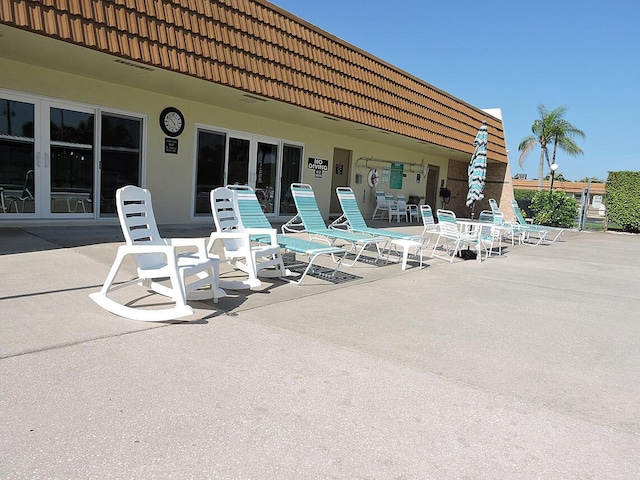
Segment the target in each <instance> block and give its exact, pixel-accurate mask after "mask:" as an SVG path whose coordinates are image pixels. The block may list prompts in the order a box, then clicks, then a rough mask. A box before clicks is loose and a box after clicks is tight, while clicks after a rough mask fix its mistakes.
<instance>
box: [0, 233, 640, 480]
mask: <svg viewBox="0 0 640 480" xmlns="http://www.w3.org/2000/svg"><path fill="white" fill-rule="evenodd" d="M379 226H383V227H387V226H388V225H387V224H386V223H385V222H383V223H381V224H379ZM394 228H398V227H395V226H394ZM401 230H403V231H407V232H411V233H416V232H417V233H419V232H420V231H421V228H420V227H415V226H403V227H402V228H401ZM162 231H163V233H164V234H165V235H167V236H206V235H208V231H207V229H206V227H198V226H196V227H194V226H168V227H165V228H163V229H162ZM121 242H122V236H121V234H120V231H119V227H117V226H92V227H54V226H40V227H22V228H0V272H2V280H1V282H0V312H1V313H0V329H1V330H0V378H1V380H0V382H1V383H0V418H1V420H0V422H1V428H0V477H1V478H3V479H21V478H30V479H35V478H43V479H44V478H47V479H49V478H65V479H71V478H82V479H85V478H128V479H133V478H139V479H149V478H163V479H164V478H178V479H184V478H220V479H296V480H299V479H316V478H317V479H324V478H334V479H337V478H340V479H342V478H345V479H346V478H348V479H354V478H363V479H364V478H367V479H399V478H403V479H425V478H437V479H449V478H451V479H459V478H474V479H484V478H486V479H496V478H511V479H515V478H532V479H533V478H545V479H556V478H607V479H632V478H640V413H639V412H640V288H639V283H640V236H637V235H635V236H634V235H622V234H611V233H590V232H581V233H578V232H567V233H566V234H565V235H564V238H563V240H562V241H559V242H557V243H554V244H552V245H543V246H538V247H527V246H515V247H511V246H509V247H508V248H507V251H506V253H505V255H503V256H492V257H491V258H489V259H488V260H486V261H483V262H475V261H463V260H456V261H455V262H454V263H453V264H449V263H447V262H445V261H444V260H441V259H427V261H426V264H427V267H426V268H424V269H419V268H417V267H416V264H415V263H410V265H409V268H408V269H407V270H406V271H404V272H403V271H402V270H401V268H400V265H399V264H398V263H395V262H394V263H389V264H386V265H380V266H375V265H370V264H364V263H363V264H360V263H358V264H357V265H356V266H354V267H351V268H342V269H341V271H342V272H344V273H343V274H342V275H341V276H340V278H339V279H338V280H339V281H336V282H333V283H330V282H326V281H324V280H321V279H317V278H313V277H310V278H307V279H306V280H305V282H304V283H303V284H302V285H299V286H296V285H291V284H287V283H284V282H282V281H280V280H273V281H271V280H267V281H265V282H264V283H263V285H262V287H260V288H259V289H256V290H252V291H244V292H228V293H229V295H228V296H227V297H225V298H222V299H221V300H220V301H219V303H218V304H216V305H214V304H213V303H205V302H196V303H194V304H193V306H194V308H195V314H194V315H193V316H192V317H187V318H186V319H185V320H186V321H184V322H166V323H141V322H137V321H132V320H127V319H125V318H120V317H117V316H115V315H113V314H110V313H108V312H107V311H105V310H102V309H101V308H100V307H98V305H96V304H95V303H94V302H93V301H92V300H91V299H90V298H89V296H88V295H89V293H92V292H95V291H97V290H98V289H99V288H100V286H101V285H102V282H103V281H104V279H105V276H106V274H107V272H108V270H109V268H110V266H111V263H112V261H113V258H114V255H115V251H116V249H117V247H118V245H120V244H121ZM223 270H224V271H225V274H224V275H223V276H229V275H233V272H228V271H227V270H228V268H227V267H225V268H224V269H223ZM148 301H154V300H153V298H151V299H149V300H148Z"/></svg>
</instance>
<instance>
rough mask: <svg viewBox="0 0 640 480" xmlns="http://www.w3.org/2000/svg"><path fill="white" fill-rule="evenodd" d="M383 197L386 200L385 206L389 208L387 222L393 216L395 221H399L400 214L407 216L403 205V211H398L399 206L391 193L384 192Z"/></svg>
mask: <svg viewBox="0 0 640 480" xmlns="http://www.w3.org/2000/svg"><path fill="white" fill-rule="evenodd" d="M385 198H386V201H387V207H388V208H389V223H391V221H392V220H393V219H394V218H395V219H396V221H397V222H400V217H401V216H402V215H404V216H405V218H406V216H407V207H406V205H405V207H404V211H400V207H399V206H398V203H397V202H396V201H395V200H394V199H393V194H391V193H385Z"/></svg>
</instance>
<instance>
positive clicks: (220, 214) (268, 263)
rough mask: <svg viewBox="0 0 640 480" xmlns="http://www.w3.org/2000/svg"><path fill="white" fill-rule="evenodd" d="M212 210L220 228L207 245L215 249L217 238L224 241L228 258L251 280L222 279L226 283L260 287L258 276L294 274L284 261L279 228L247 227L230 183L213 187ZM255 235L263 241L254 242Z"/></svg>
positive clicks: (224, 285)
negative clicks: (277, 235) (242, 219)
mask: <svg viewBox="0 0 640 480" xmlns="http://www.w3.org/2000/svg"><path fill="white" fill-rule="evenodd" d="M209 200H210V203H211V212H212V214H213V220H214V223H215V225H216V231H215V232H213V233H211V236H210V238H209V244H208V245H207V249H208V250H209V251H211V249H212V248H213V246H214V244H215V242H216V241H218V240H220V241H221V242H222V248H223V252H224V256H225V258H226V259H227V260H228V261H229V263H230V264H231V265H233V267H235V268H237V269H238V270H241V271H243V272H245V273H246V274H247V275H248V277H249V278H248V279H247V280H243V281H232V280H221V283H222V286H223V287H224V288H228V289H231V290H238V289H243V288H251V287H259V286H260V285H261V284H262V282H261V281H260V279H259V278H258V277H260V276H262V277H271V278H278V277H286V276H287V275H290V274H291V272H289V271H288V270H287V269H286V268H285V267H284V263H283V261H282V255H281V253H280V245H279V244H278V240H277V237H276V230H275V229H273V228H270V229H264V228H259V229H254V228H245V227H244V226H243V225H242V222H241V221H240V215H239V207H238V202H237V199H236V197H235V192H234V191H233V190H231V189H229V188H227V187H219V188H216V189H215V190H211V193H210V194H209ZM251 235H260V237H261V241H260V242H259V243H258V242H252V241H251Z"/></svg>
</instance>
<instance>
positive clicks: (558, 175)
mask: <svg viewBox="0 0 640 480" xmlns="http://www.w3.org/2000/svg"><path fill="white" fill-rule="evenodd" d="M550 178H551V174H550V173H549V174H547V175H545V177H544V179H545V180H549V179H550ZM553 179H554V181H556V182H569V181H570V180H567V179H566V178H564V175H563V174H562V173H560V172H556V174H555V175H554V176H553Z"/></svg>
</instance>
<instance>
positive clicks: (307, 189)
mask: <svg viewBox="0 0 640 480" xmlns="http://www.w3.org/2000/svg"><path fill="white" fill-rule="evenodd" d="M291 193H292V194H293V200H294V201H295V203H296V208H297V209H298V214H297V215H296V216H295V217H294V218H292V219H291V220H290V221H288V222H287V223H285V224H284V225H283V226H282V231H283V232H299V233H300V232H305V233H307V235H308V236H309V239H310V240H318V239H319V240H321V241H325V242H327V243H328V244H329V245H335V244H336V242H337V241H342V242H344V243H346V244H351V247H350V248H349V249H348V251H349V252H351V251H353V252H354V253H355V258H354V259H353V261H352V262H351V263H348V264H347V263H343V264H344V265H346V266H353V265H355V263H356V262H357V261H358V260H359V259H360V258H361V257H362V254H363V253H364V251H365V250H367V249H368V248H369V247H375V249H376V252H377V255H376V258H375V259H369V260H370V261H371V262H373V263H375V262H377V261H378V260H379V259H380V257H381V254H382V251H381V249H380V244H381V243H382V244H383V249H384V245H385V244H386V243H387V242H388V238H387V237H374V236H371V235H364V234H360V233H353V232H347V231H344V230H335V229H332V228H327V225H326V224H325V223H324V219H323V218H322V215H321V213H320V210H319V209H318V204H317V203H316V197H315V194H314V193H313V188H311V185H308V184H306V183H292V184H291ZM363 259H364V257H363Z"/></svg>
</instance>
